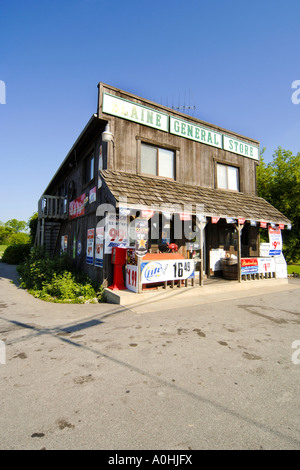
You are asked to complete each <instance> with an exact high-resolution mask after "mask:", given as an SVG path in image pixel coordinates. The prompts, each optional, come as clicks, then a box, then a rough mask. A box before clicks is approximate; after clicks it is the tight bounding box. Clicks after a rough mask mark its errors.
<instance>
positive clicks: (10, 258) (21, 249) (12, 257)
mask: <svg viewBox="0 0 300 470" xmlns="http://www.w3.org/2000/svg"><path fill="white" fill-rule="evenodd" d="M30 248H31V246H30V244H29V243H22V244H18V245H10V246H8V247H7V248H6V250H5V251H4V253H3V256H2V260H1V261H3V262H4V263H8V264H20V263H22V262H24V260H25V259H26V258H27V257H28V255H29V253H30Z"/></svg>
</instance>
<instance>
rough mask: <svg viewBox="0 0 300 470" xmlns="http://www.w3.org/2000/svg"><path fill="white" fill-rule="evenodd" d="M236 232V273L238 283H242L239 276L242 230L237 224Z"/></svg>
mask: <svg viewBox="0 0 300 470" xmlns="http://www.w3.org/2000/svg"><path fill="white" fill-rule="evenodd" d="M235 227H236V229H237V232H238V239H237V262H238V266H237V272H238V282H241V281H242V276H241V257H242V256H241V235H242V230H243V225H241V224H239V223H238V224H237V225H235Z"/></svg>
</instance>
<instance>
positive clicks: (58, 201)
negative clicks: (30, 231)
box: [38, 194, 68, 219]
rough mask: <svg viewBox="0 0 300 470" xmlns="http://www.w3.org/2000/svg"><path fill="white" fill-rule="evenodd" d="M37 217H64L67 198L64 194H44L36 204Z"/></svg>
mask: <svg viewBox="0 0 300 470" xmlns="http://www.w3.org/2000/svg"><path fill="white" fill-rule="evenodd" d="M38 215H39V219H66V218H67V217H68V199H67V197H65V196H48V195H46V194H44V195H43V196H42V197H41V198H40V200H39V204H38Z"/></svg>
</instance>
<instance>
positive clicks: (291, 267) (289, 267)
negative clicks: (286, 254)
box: [287, 264, 300, 274]
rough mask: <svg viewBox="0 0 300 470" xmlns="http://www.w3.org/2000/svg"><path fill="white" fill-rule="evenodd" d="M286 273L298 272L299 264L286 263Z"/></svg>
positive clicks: (299, 272)
mask: <svg viewBox="0 0 300 470" xmlns="http://www.w3.org/2000/svg"><path fill="white" fill-rule="evenodd" d="M287 272H288V274H293V273H296V274H300V264H288V265H287Z"/></svg>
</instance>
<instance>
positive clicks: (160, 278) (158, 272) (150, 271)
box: [141, 259, 195, 284]
mask: <svg viewBox="0 0 300 470" xmlns="http://www.w3.org/2000/svg"><path fill="white" fill-rule="evenodd" d="M141 276H142V278H141V282H142V284H151V283H158V282H165V281H176V280H180V279H182V280H183V279H189V278H193V277H195V271H194V260H191V259H188V260H187V259H182V260H177V259H173V260H160V261H148V262H144V263H141Z"/></svg>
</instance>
